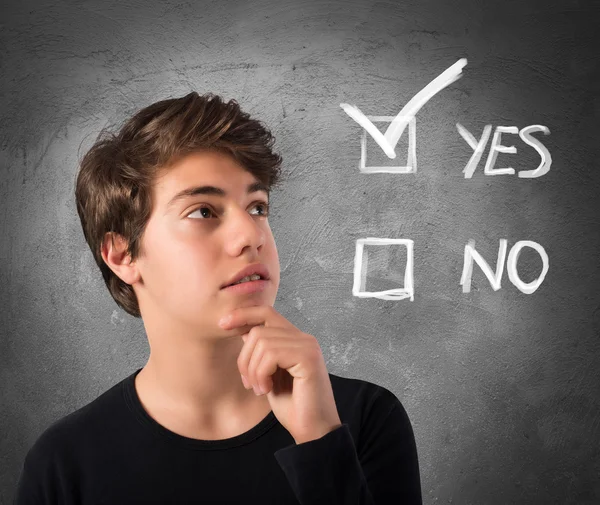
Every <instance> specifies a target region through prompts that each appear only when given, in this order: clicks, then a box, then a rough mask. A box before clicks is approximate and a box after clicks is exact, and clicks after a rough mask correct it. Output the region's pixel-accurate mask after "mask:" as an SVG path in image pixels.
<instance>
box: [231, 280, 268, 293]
mask: <svg viewBox="0 0 600 505" xmlns="http://www.w3.org/2000/svg"><path fill="white" fill-rule="evenodd" d="M268 284H269V280H268V279H258V280H256V281H252V280H251V281H245V282H240V283H238V284H230V285H228V286H225V287H222V288H221V291H226V292H228V293H231V294H234V295H248V294H253V293H260V292H261V291H264V290H265V289H266V288H267V286H268Z"/></svg>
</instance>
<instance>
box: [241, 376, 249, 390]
mask: <svg viewBox="0 0 600 505" xmlns="http://www.w3.org/2000/svg"><path fill="white" fill-rule="evenodd" d="M240 375H241V376H242V382H243V383H244V387H245V388H246V389H248V380H247V379H246V376H245V375H244V374H240Z"/></svg>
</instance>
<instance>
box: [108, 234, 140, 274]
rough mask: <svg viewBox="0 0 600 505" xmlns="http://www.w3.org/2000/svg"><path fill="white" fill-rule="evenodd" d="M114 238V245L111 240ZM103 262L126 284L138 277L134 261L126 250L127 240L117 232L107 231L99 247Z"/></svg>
mask: <svg viewBox="0 0 600 505" xmlns="http://www.w3.org/2000/svg"><path fill="white" fill-rule="evenodd" d="M111 237H112V239H114V245H113V240H111ZM101 253H102V259H103V260H104V263H106V264H107V265H108V267H109V268H110V269H111V270H112V271H113V272H114V273H115V275H117V276H118V277H119V278H120V279H121V280H122V281H123V282H125V283H126V284H130V285H131V284H133V283H134V282H136V281H137V280H138V279H139V271H138V268H137V265H136V264H135V261H134V262H132V261H131V256H130V255H129V253H128V252H127V241H126V240H125V239H124V238H123V237H122V236H121V235H119V234H118V233H115V232H112V231H111V232H107V233H106V234H105V235H104V240H103V241H102V247H101Z"/></svg>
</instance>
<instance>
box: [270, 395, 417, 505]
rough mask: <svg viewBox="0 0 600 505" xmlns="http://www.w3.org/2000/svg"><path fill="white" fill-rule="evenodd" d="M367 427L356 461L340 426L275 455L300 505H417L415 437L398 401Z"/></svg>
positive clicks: (347, 434) (344, 426) (347, 431)
mask: <svg viewBox="0 0 600 505" xmlns="http://www.w3.org/2000/svg"><path fill="white" fill-rule="evenodd" d="M370 427H371V429H370V431H368V432H366V433H364V434H363V433H361V437H363V436H364V437H365V441H366V443H365V444H362V445H363V450H362V451H361V455H360V457H359V454H358V453H357V450H356V446H355V444H354V440H353V438H352V434H351V433H350V428H349V426H348V424H346V423H343V424H342V426H340V427H338V428H336V429H335V430H333V431H331V432H329V433H327V434H326V435H324V436H323V437H321V438H319V439H316V440H310V441H308V442H305V443H302V444H297V445H296V444H294V445H290V446H287V447H284V448H282V449H279V450H278V451H275V458H276V459H277V461H278V463H279V465H280V466H281V468H282V470H283V471H284V473H285V475H286V477H287V479H288V481H289V483H290V485H291V486H292V489H293V491H294V493H295V495H296V498H297V499H298V501H299V502H300V503H301V504H302V505H317V504H319V505H320V504H327V505H349V504H353V505H384V504H398V505H399V504H405V505H422V503H423V501H422V495H421V481H420V473H419V464H418V458H417V447H416V443H415V437H414V433H413V429H412V426H411V424H410V420H409V418H408V415H407V413H406V410H405V409H404V407H403V406H402V404H401V403H400V401H399V400H398V399H397V398H395V402H394V404H393V405H392V407H391V409H390V411H389V412H388V414H387V415H386V416H384V417H383V419H379V420H373V421H372V422H371V423H370Z"/></svg>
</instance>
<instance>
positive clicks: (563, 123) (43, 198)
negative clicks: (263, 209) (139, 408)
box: [0, 0, 600, 505]
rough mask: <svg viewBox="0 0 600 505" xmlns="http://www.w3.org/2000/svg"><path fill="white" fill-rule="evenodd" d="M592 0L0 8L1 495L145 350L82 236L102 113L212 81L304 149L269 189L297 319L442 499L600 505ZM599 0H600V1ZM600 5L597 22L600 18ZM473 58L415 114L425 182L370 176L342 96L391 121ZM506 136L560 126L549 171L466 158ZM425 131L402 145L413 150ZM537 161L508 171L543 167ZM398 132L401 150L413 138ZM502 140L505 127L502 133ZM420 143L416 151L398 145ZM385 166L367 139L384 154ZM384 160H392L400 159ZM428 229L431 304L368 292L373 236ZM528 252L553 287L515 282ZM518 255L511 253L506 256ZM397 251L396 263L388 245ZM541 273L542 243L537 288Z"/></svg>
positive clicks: (385, 270) (420, 257)
mask: <svg viewBox="0 0 600 505" xmlns="http://www.w3.org/2000/svg"><path fill="white" fill-rule="evenodd" d="M592 5H593V3H592V2H584V1H568V2H541V1H539V2H534V1H519V2H516V1H503V2H500V1H494V2H480V1H477V2H476V1H472V2H468V1H466V0H462V1H459V2H445V1H443V0H432V1H428V2H416V1H410V2H366V1H361V2H359V1H344V2H341V1H339V2H319V1H304V2H297V3H296V2H293V1H285V0H278V1H262V2H255V3H249V2H241V1H239V2H234V3H233V2H223V1H213V2H204V3H201V2H181V3H180V2H173V1H168V0H167V1H161V2H158V1H156V2H149V1H146V2H139V1H138V2H125V3H123V2H98V1H87V2H83V3H76V2H73V1H72V0H69V1H63V2H45V3H42V2H29V1H28V2H22V1H21V2H17V1H14V0H11V1H9V2H8V3H7V2H4V3H3V6H2V7H1V12H0V23H1V30H0V49H1V51H0V69H1V71H0V105H1V110H2V121H1V123H0V174H1V175H0V182H1V184H0V216H1V218H0V232H1V234H0V237H1V238H0V285H1V286H2V289H1V290H0V332H1V333H0V373H1V396H0V399H1V407H0V432H1V435H2V436H1V438H0V458H1V468H2V470H1V472H0V504H7V503H10V500H11V499H12V495H13V492H14V489H15V484H16V479H17V477H18V474H19V471H20V467H21V464H22V462H23V458H24V456H25V454H26V452H27V450H28V448H29V447H30V446H31V444H32V443H33V442H34V440H35V439H36V438H37V436H38V435H39V434H40V433H41V432H42V431H43V430H44V429H45V428H46V427H47V426H48V425H49V424H50V423H51V422H53V421H55V420H57V419H58V418H60V417H62V416H64V415H66V414H68V413H70V412H72V411H73V410H75V409H77V408H79V407H81V406H82V405H84V404H86V403H88V402H90V401H91V400H93V399H94V398H96V397H97V396H98V395H99V394H100V393H102V392H103V391H105V390H106V389H108V388H109V387H111V386H112V385H113V384H115V383H116V382H118V381H120V380H121V379H122V378H124V377H125V376H126V375H129V374H130V373H131V372H132V371H133V370H134V369H135V368H137V367H139V366H141V365H142V364H143V363H145V361H146V358H147V353H148V346H147V343H146V340H145V333H144V330H143V325H142V322H141V321H140V320H137V319H134V318H132V317H130V316H128V315H127V314H126V313H124V312H123V311H122V310H120V309H119V308H118V307H117V306H116V304H115V303H114V301H113V300H112V298H111V297H110V295H109V293H108V291H107V290H106V288H105V286H104V283H103V281H102V278H101V275H100V272H99V270H98V269H97V268H96V265H95V264H94V262H93V259H92V254H91V252H90V250H89V249H88V246H87V244H86V243H85V241H84V238H83V234H82V231H81V225H80V222H79V219H78V216H77V213H76V210H75V203H74V195H73V193H72V188H73V181H74V178H75V174H76V170H77V159H78V154H81V153H83V152H84V150H85V149H86V148H87V147H89V146H90V145H91V143H92V142H93V140H94V138H95V136H96V135H97V133H98V132H99V130H100V129H101V128H102V127H103V126H104V125H105V124H106V123H118V122H120V121H122V120H123V119H125V118H126V117H128V116H129V115H131V114H133V113H134V112H135V111H137V110H138V109H140V108H142V107H144V106H146V105H149V104H150V103H152V102H154V101H157V100H161V99H164V98H168V97H175V96H183V95H184V94H186V93H188V92H189V91H191V90H196V91H198V92H199V93H201V94H202V93H204V92H207V91H212V92H215V93H219V94H221V95H222V96H223V97H224V98H227V99H229V98H235V99H236V100H238V101H239V102H240V104H241V105H242V107H243V108H244V110H246V111H247V112H249V113H251V114H253V115H255V116H256V117H258V118H259V119H261V120H263V121H264V122H265V123H266V124H267V125H268V126H269V127H270V128H271V130H272V132H273V133H274V135H275V136H276V139H277V141H276V148H277V150H278V151H279V152H280V153H281V154H282V155H283V158H284V176H285V183H284V184H283V185H282V187H281V189H280V190H278V191H277V192H275V193H274V194H273V195H272V197H273V200H272V202H273V209H272V216H271V217H270V219H269V221H270V224H271V228H272V229H273V232H274V235H275V238H276V241H277V245H278V250H279V257H280V262H281V272H282V273H281V285H280V290H279V293H278V298H277V302H276V309H277V310H278V311H280V312H281V313H282V314H283V315H285V316H286V317H287V318H288V319H289V320H290V321H291V322H293V324H294V325H296V326H298V327H299V328H302V330H303V331H305V332H307V333H310V334H312V335H315V336H317V337H318V339H319V342H320V343H321V347H322V350H323V354H324V356H325V359H326V361H327V366H328V369H329V371H330V372H332V373H335V374H339V375H343V376H347V377H357V378H361V379H365V380H369V381H372V382H375V383H378V384H381V385H383V386H385V387H387V388H389V389H390V390H392V391H394V392H395V393H396V395H397V396H398V397H399V398H400V400H401V401H402V403H403V404H404V406H405V408H406V410H407V412H408V413H409V416H410V418H411V421H412V423H413V427H414V430H415V436H416V440H417V445H418V450H419V458H420V463H421V475H422V485H423V495H424V501H425V503H427V504H433V503H458V504H461V505H462V504H507V503H511V504H512V503H518V504H527V505H531V504H540V505H542V504H543V505H548V504H551V503H560V504H567V503H568V504H592V503H598V501H599V500H600V483H599V475H600V462H599V459H600V458H599V449H598V447H599V446H600V372H599V357H600V342H599V340H600V339H599V334H600V309H599V306H600V305H599V303H600V296H599V294H598V284H599V282H600V269H599V266H598V249H599V248H600V233H598V232H599V228H598V223H599V222H598V203H597V195H598V191H599V189H600V176H599V175H598V168H599V167H598V166H597V162H596V159H597V155H598V150H597V142H598V141H597V138H598V134H599V129H598V126H597V124H598V119H599V117H598V116H599V110H600V109H599V108H600V101H599V98H598V90H599V86H598V84H599V80H600V79H599V77H600V71H599V66H598V56H597V52H596V49H595V48H596V47H598V43H599V42H600V37H599V36H598V30H597V26H598V21H599V17H600V16H599V12H598V9H597V7H592ZM596 5H597V4H596ZM592 9H594V10H592ZM462 57H465V58H467V59H468V64H467V66H466V67H465V68H464V69H463V77H462V78H461V79H460V80H458V81H457V82H455V83H453V84H451V85H450V86H448V88H446V89H445V90H443V91H441V92H440V93H439V94H437V95H436V96H434V97H432V98H431V99H430V100H429V102H428V103H427V104H425V105H424V106H423V108H422V109H421V111H420V112H419V113H418V114H417V123H416V133H417V137H416V138H417V146H416V150H417V161H418V170H417V173H415V174H404V175H402V174H390V173H380V174H364V173H361V172H360V171H359V169H358V162H359V159H360V136H361V134H362V131H363V128H362V127H361V126H360V125H359V124H358V123H357V122H355V121H354V120H352V119H351V118H350V117H349V116H348V115H347V114H346V113H345V112H344V111H343V110H342V109H341V107H340V103H342V102H348V103H352V104H356V105H357V106H358V107H359V108H360V109H361V111H363V112H364V113H365V114H368V115H395V114H397V113H398V112H399V110H400V109H401V108H402V106H403V105H404V104H405V103H406V102H407V101H408V100H409V99H410V98H411V97H412V96H413V95H414V94H415V93H416V92H418V91H419V90H420V89H422V88H423V87H424V86H425V85H426V84H427V83H428V82H429V81H431V80H432V79H433V78H434V77H436V76H437V75H439V74H440V73H441V72H442V71H444V70H445V69H446V68H448V67H449V66H450V65H452V64H453V63H455V62H456V61H457V60H458V59H459V58H462ZM456 123H460V124H462V125H463V126H464V127H465V128H467V129H468V130H469V131H470V132H471V133H472V134H473V135H474V136H475V137H476V138H477V139H478V138H479V137H480V136H481V133H482V131H483V128H484V126H485V125H486V124H491V125H493V127H496V126H499V125H500V126H516V127H518V128H519V129H522V128H524V127H525V126H528V125H532V124H541V125H545V126H547V127H548V128H549V130H550V134H549V135H542V134H537V135H536V136H537V138H539V139H540V141H541V142H543V144H544V145H545V146H546V147H547V149H548V150H549V152H550V153H551V155H552V160H553V161H552V165H551V169H550V171H549V172H548V173H547V174H546V175H544V176H542V177H539V178H533V179H523V178H519V177H518V176H517V175H498V176H489V175H484V173H483V165H484V162H485V159H486V157H487V154H488V150H489V143H488V147H487V148H486V150H485V152H484V154H483V157H482V160H481V162H480V164H479V166H478V169H477V170H476V172H475V174H474V175H473V177H472V178H470V179H466V178H465V177H464V174H463V168H464V167H465V165H466V164H467V162H468V160H469V158H470V156H471V154H472V152H473V151H472V149H471V148H470V147H469V146H468V144H467V143H466V142H465V140H464V139H463V138H462V137H461V136H460V134H459V132H458V130H457V127H456ZM405 137H406V134H405V136H404V137H403V139H404V138H405ZM502 138H503V140H504V139H506V140H505V141H504V142H503V143H504V145H514V146H515V147H517V153H516V154H506V153H501V154H499V156H498V159H497V163H496V168H498V167H507V166H511V167H513V168H514V169H515V170H516V171H517V172H520V171H524V170H528V169H533V168H535V167H536V166H537V165H538V163H539V161H540V157H539V155H538V154H537V152H536V151H535V149H533V148H532V147H531V146H528V145H527V144H525V143H524V142H522V141H521V139H520V138H519V137H518V136H516V135H508V134H507V135H503V137H502ZM403 139H401V141H400V144H399V149H398V152H399V153H400V152H403V150H404V149H406V144H403V143H402V142H406V141H405V140H403ZM490 140H491V139H490ZM403 145H404V147H402V148H401V147H400V146H403ZM371 148H373V149H372V151H370V152H371V153H372V154H373V156H375V157H377V156H379V158H380V160H384V161H386V158H385V156H381V151H380V150H379V152H378V151H377V144H375V143H374V141H373V139H372V138H368V149H371ZM387 162H390V160H389V159H388V160H387ZM365 237H386V238H408V239H411V240H413V241H414V287H415V293H414V300H413V301H410V300H406V299H405V300H382V299H377V298H360V297H357V296H353V294H352V285H353V280H354V275H353V272H354V255H355V246H356V240H358V239H360V238H365ZM500 239H507V241H508V250H510V248H511V247H513V246H514V244H515V243H516V242H518V241H520V240H531V241H534V242H536V243H538V244H540V245H541V246H543V248H544V250H545V251H546V253H547V254H548V258H549V270H548V273H547V275H546V277H545V279H544V282H543V283H542V284H541V286H540V287H539V289H538V290H537V291H535V292H534V293H532V294H525V293H523V292H521V291H520V290H519V289H517V288H516V287H515V286H514V285H513V284H512V283H511V282H510V280H509V278H508V275H507V270H506V267H505V269H504V274H503V276H502V288H501V289H500V290H497V291H494V290H493V289H492V287H491V286H490V283H489V281H488V280H487V278H486V277H485V275H484V274H483V273H482V271H481V269H479V267H477V266H475V267H474V270H473V279H472V287H471V291H470V292H469V293H463V291H462V287H461V285H460V279H461V273H462V268H463V254H464V248H465V245H466V244H467V243H468V241H469V240H474V241H475V243H476V248H477V250H478V251H479V252H480V253H481V255H482V256H483V257H484V258H485V259H486V260H487V261H488V262H489V264H490V266H491V267H492V269H495V265H496V255H497V253H498V245H499V240H500ZM507 253H508V251H507ZM393 255H397V256H393ZM405 256H406V255H405V254H404V257H403V256H402V253H401V252H397V251H393V250H392V248H389V247H388V248H379V250H378V248H375V247H372V248H371V250H370V258H369V271H368V275H367V285H366V287H365V289H367V290H368V291H376V290H383V289H391V288H394V287H397V286H398V285H399V284H401V283H402V277H403V261H404V260H405ZM541 269H542V261H541V259H540V257H539V256H538V255H537V254H536V253H535V252H534V250H532V249H524V250H523V251H522V254H521V256H520V257H519V264H518V270H519V274H520V276H521V278H522V279H523V280H524V281H526V282H529V281H531V280H533V279H535V278H536V277H537V276H538V275H539V273H540V271H541Z"/></svg>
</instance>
